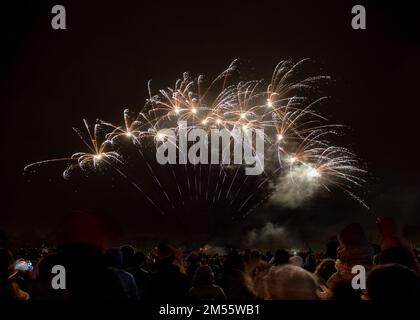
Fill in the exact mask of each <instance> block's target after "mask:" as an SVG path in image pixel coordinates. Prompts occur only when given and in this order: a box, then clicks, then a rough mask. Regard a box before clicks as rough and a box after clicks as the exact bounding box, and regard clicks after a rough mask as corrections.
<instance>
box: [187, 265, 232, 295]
mask: <svg viewBox="0 0 420 320" xmlns="http://www.w3.org/2000/svg"><path fill="white" fill-rule="evenodd" d="M190 294H191V298H192V299H194V300H226V295H225V293H224V292H223V289H222V288H221V287H219V286H217V285H215V284H214V274H213V271H212V269H211V268H210V267H209V266H207V265H206V266H201V267H199V268H198V269H197V271H196V272H195V275H194V278H193V287H192V288H191V290H190Z"/></svg>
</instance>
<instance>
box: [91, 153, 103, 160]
mask: <svg viewBox="0 0 420 320" xmlns="http://www.w3.org/2000/svg"><path fill="white" fill-rule="evenodd" d="M93 157H94V158H95V160H101V159H102V154H95V155H94V156H93Z"/></svg>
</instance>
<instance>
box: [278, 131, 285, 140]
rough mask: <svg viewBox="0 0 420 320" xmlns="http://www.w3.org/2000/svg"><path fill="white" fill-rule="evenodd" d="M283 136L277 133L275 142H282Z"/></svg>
mask: <svg viewBox="0 0 420 320" xmlns="http://www.w3.org/2000/svg"><path fill="white" fill-rule="evenodd" d="M283 138H284V137H283V135H282V134H281V133H279V134H278V135H277V141H282V140H283Z"/></svg>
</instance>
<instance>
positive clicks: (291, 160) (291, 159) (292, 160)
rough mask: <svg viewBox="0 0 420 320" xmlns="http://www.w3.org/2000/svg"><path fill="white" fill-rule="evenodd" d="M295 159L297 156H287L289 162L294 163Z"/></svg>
mask: <svg viewBox="0 0 420 320" xmlns="http://www.w3.org/2000/svg"><path fill="white" fill-rule="evenodd" d="M296 160H297V158H296V157H290V158H289V162H290V163H295V162H296Z"/></svg>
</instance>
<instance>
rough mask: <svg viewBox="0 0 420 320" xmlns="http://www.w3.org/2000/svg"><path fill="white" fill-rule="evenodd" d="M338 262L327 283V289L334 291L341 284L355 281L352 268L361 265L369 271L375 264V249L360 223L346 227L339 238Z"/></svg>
mask: <svg viewBox="0 0 420 320" xmlns="http://www.w3.org/2000/svg"><path fill="white" fill-rule="evenodd" d="M338 241H339V246H338V248H337V260H336V264H335V267H336V269H337V272H336V273H334V274H333V275H332V276H331V277H330V278H329V279H328V281H327V287H328V288H330V289H332V290H334V287H335V285H336V284H337V283H339V282H343V281H344V282H347V281H351V280H352V279H353V276H354V274H353V273H352V268H353V266H355V265H361V266H364V267H365V268H366V270H369V269H370V268H371V267H372V263H373V254H374V251H373V247H372V245H371V244H370V243H369V241H368V240H367V238H366V235H365V232H364V231H363V228H362V226H361V225H360V224H359V223H352V224H350V225H348V226H346V227H345V228H344V229H343V230H342V231H341V232H340V234H339V236H338Z"/></svg>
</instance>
